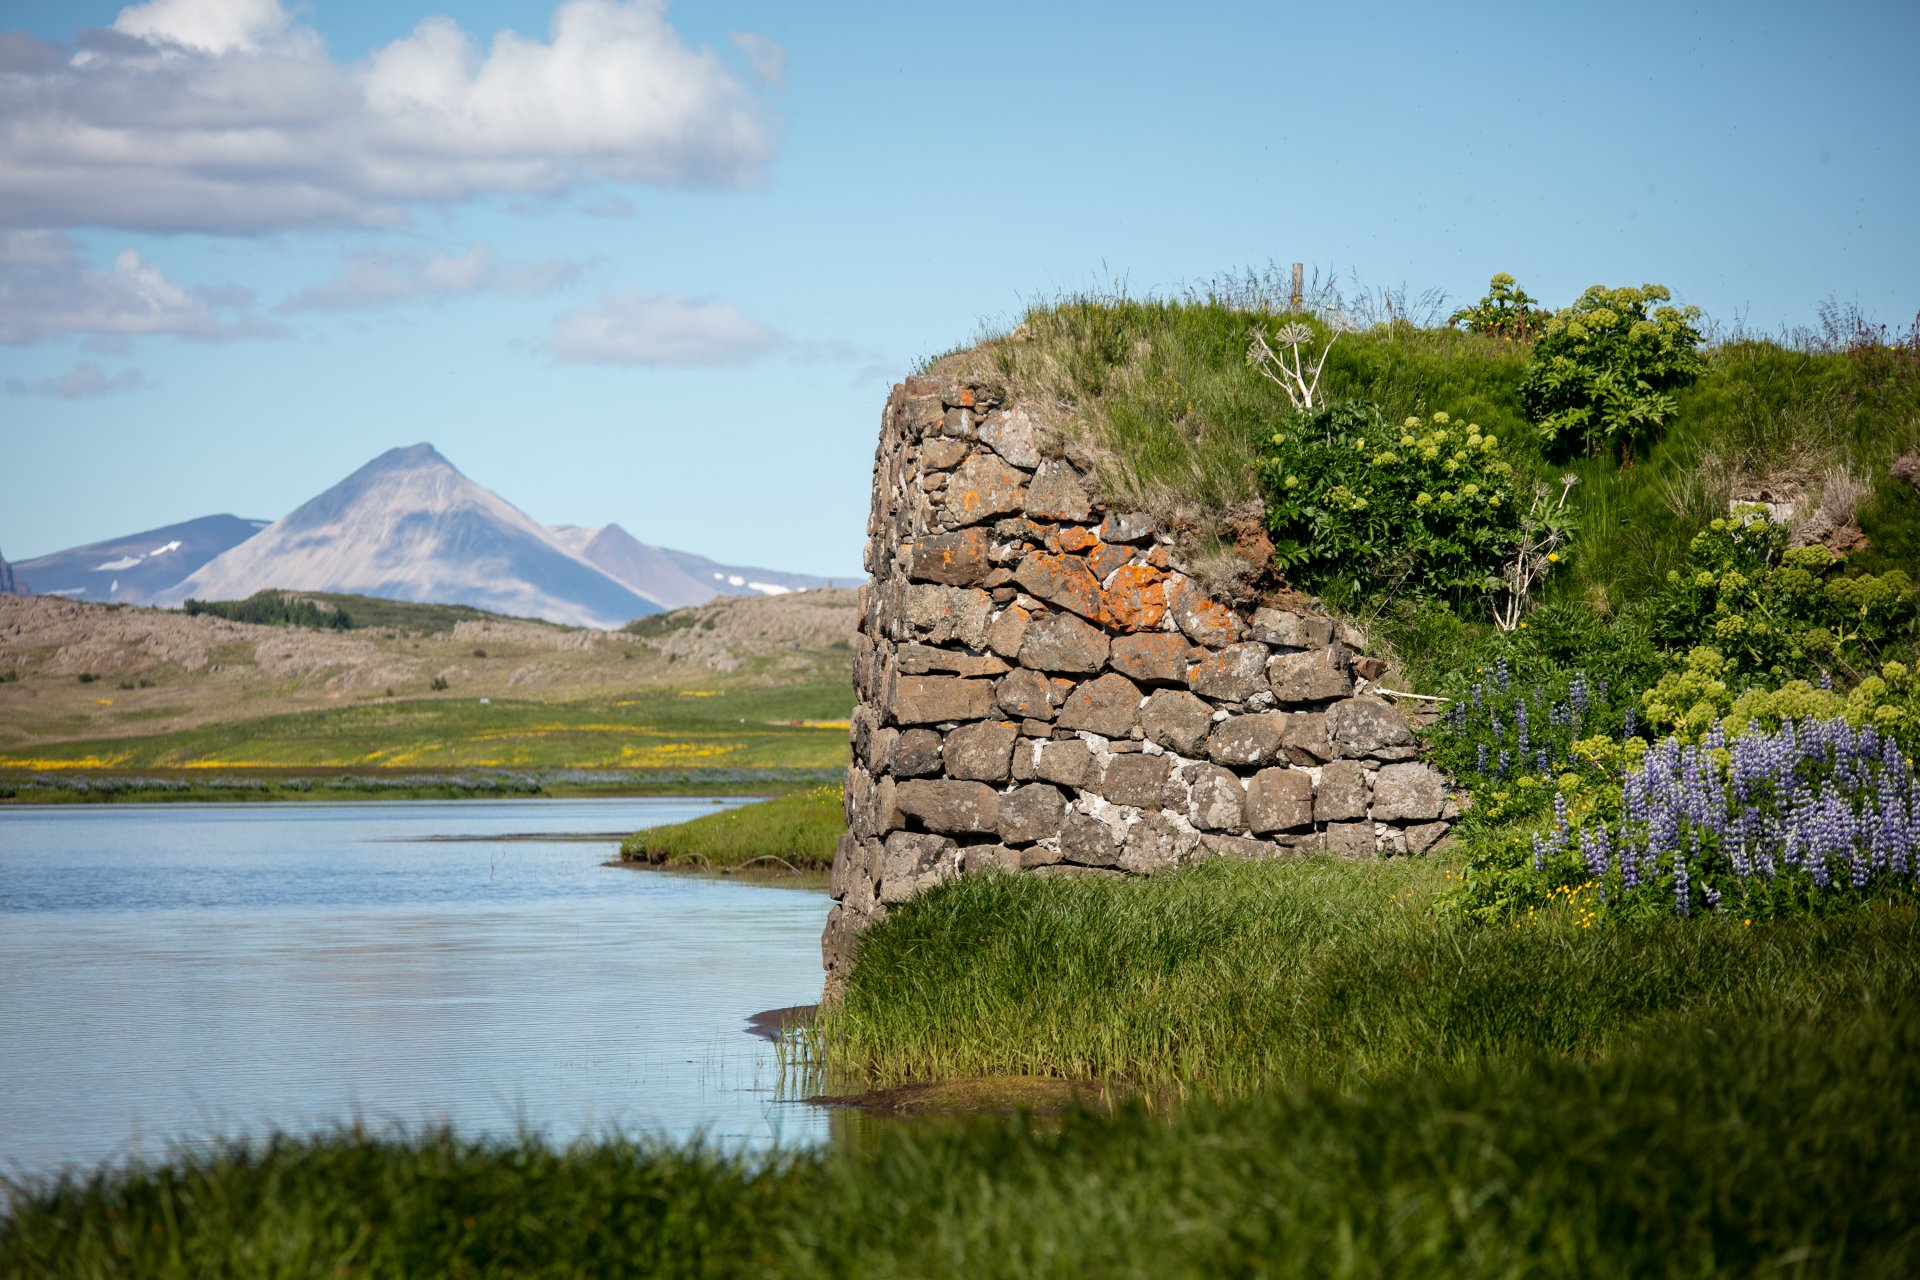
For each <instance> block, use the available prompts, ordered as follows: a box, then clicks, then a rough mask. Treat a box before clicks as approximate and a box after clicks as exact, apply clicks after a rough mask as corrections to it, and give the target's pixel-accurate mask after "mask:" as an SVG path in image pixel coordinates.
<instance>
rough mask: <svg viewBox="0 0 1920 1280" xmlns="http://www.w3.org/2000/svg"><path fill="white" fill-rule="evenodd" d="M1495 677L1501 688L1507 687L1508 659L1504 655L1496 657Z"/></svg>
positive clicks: (1495, 681) (1494, 665)
mask: <svg viewBox="0 0 1920 1280" xmlns="http://www.w3.org/2000/svg"><path fill="white" fill-rule="evenodd" d="M1493 679H1494V683H1495V684H1497V685H1499V686H1500V688H1501V689H1503V690H1504V689H1505V688H1506V687H1507V660H1506V659H1505V658H1504V657H1502V658H1498V659H1495V661H1494V664H1493Z"/></svg>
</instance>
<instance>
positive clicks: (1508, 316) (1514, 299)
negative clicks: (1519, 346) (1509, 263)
mask: <svg viewBox="0 0 1920 1280" xmlns="http://www.w3.org/2000/svg"><path fill="white" fill-rule="evenodd" d="M1547 318H1548V313H1547V312H1546V311H1545V310H1544V309H1543V308H1541V306H1540V304H1539V301H1538V299H1535V298H1531V297H1528V296H1527V292H1526V290H1524V289H1522V288H1521V287H1520V286H1519V285H1517V284H1515V283H1514V280H1513V277H1512V276H1510V275H1508V274H1507V273H1506V272H1504V271H1502V272H1499V273H1498V274H1496V275H1495V276H1494V277H1493V279H1491V280H1489V281H1488V282H1487V296H1486V297H1484V298H1482V299H1480V301H1478V302H1476V303H1474V304H1473V305H1472V306H1470V307H1462V308H1460V310H1458V311H1456V312H1454V313H1453V314H1452V315H1450V316H1448V317H1447V323H1448V324H1450V325H1456V326H1459V327H1461V328H1464V329H1465V330H1466V331H1467V332H1468V333H1479V334H1485V335H1486V336H1487V337H1490V338H1500V339H1502V340H1503V341H1506V342H1532V341H1533V339H1534V338H1535V337H1536V336H1537V335H1538V334H1539V332H1540V330H1541V329H1542V328H1543V327H1544V326H1545V325H1546V322H1547Z"/></svg>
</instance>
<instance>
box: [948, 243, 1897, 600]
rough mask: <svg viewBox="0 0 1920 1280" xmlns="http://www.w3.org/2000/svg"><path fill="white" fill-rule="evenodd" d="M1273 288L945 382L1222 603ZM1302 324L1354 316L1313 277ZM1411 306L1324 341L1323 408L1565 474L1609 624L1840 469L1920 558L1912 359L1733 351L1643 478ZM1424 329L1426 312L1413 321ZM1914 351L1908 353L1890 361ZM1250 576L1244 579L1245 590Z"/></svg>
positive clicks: (1512, 356) (1262, 432) (1865, 520)
mask: <svg viewBox="0 0 1920 1280" xmlns="http://www.w3.org/2000/svg"><path fill="white" fill-rule="evenodd" d="M1284 290H1285V283H1284V281H1282V280H1281V279H1280V277H1279V276H1278V275H1277V274H1276V273H1273V272H1267V273H1265V274H1261V273H1253V274H1252V275H1250V276H1247V277H1245V278H1223V279H1222V280H1219V281H1214V282H1210V283H1209V284H1208V285H1206V286H1203V287H1200V288H1197V289H1193V290H1189V291H1188V292H1187V293H1186V294H1185V295H1184V296H1183V297H1182V298H1180V299H1178V300H1167V299H1138V298H1130V297H1127V296H1125V295H1124V294H1118V293H1116V294H1112V295H1107V296H1083V297H1069V298H1063V299H1060V300H1058V301H1056V302H1053V303H1050V304H1046V305H1039V306H1035V307H1033V308H1031V309H1030V310H1029V311H1028V313H1027V315H1026V316H1025V318H1024V320H1023V321H1022V323H1021V324H1019V325H1018V326H1017V327H1016V328H1014V329H1013V331H1012V332H1011V333H1009V334H1008V335H1006V336H1005V337H1001V338H991V339H988V340H987V341H985V342H984V343H983V345H982V346H980V347H979V348H977V349H975V350H972V351H969V352H963V353H959V354H954V355H949V356H947V357H945V359H944V360H943V362H942V364H943V366H946V365H951V366H953V367H960V366H966V367H969V368H973V369H975V370H977V371H985V372H988V373H989V374H990V375H991V376H993V377H996V378H998V379H1000V380H1003V381H1004V382H1005V383H1006V385H1007V387H1008V388H1009V389H1010V390H1011V391H1012V392H1013V393H1014V394H1015V395H1017V396H1019V397H1020V398H1021V399H1023V400H1025V401H1026V402H1027V403H1028V404H1029V405H1030V406H1031V407H1034V408H1036V409H1037V410H1039V411H1040V412H1041V413H1042V416H1043V417H1044V418H1046V419H1047V420H1048V421H1049V422H1050V423H1051V424H1052V425H1053V426H1054V428H1055V429H1056V430H1058V431H1059V432H1060V433H1061V434H1062V435H1063V436H1064V437H1066V438H1067V439H1069V440H1071V441H1073V442H1074V443H1075V444H1076V445H1077V446H1078V447H1079V448H1080V449H1082V450H1084V451H1085V453H1086V454H1087V456H1088V457H1090V458H1091V459H1092V461H1093V462H1094V464H1095V469H1096V473H1097V477H1098V480H1099V483H1100V484H1101V486H1102V488H1103V490H1104V496H1105V497H1106V498H1107V499H1108V500H1109V501H1110V502H1113V503H1115V504H1117V505H1120V506H1123V507H1131V508H1137V509H1142V510H1146V511H1150V512H1153V513H1154V514H1155V515H1157V516H1159V517H1160V518H1161V519H1162V520H1163V521H1164V522H1165V523H1166V524H1167V525H1168V526H1169V527H1175V528H1178V529H1181V530H1183V531H1184V532H1185V533H1186V534H1187V536H1188V541H1189V556H1190V557H1191V558H1192V559H1193V560H1194V561H1196V562H1198V563H1197V564H1196V567H1197V568H1198V569H1199V570H1200V571H1201V576H1203V577H1207V578H1209V579H1210V580H1211V581H1210V585H1213V586H1215V587H1217V588H1225V589H1232V588H1234V587H1235V585H1236V584H1235V582H1234V581H1233V580H1232V579H1233V578H1234V573H1235V570H1234V569H1233V568H1232V567H1231V566H1223V565H1216V564H1209V563H1206V561H1208V560H1209V558H1210V557H1214V556H1216V554H1217V552H1218V548H1219V545H1220V543H1221V529H1222V524H1223V522H1224V521H1226V520H1228V519H1231V518H1234V517H1236V516H1244V515H1245V514H1246V513H1247V512H1248V511H1254V512H1257V511H1258V509H1259V508H1258V499H1259V495H1258V492H1257V489H1256V486H1255V482H1254V476H1253V462H1254V459H1255V457H1256V456H1257V454H1258V452H1259V449H1260V446H1261V442H1262V441H1263V440H1264V439H1265V438H1266V437H1267V436H1268V435H1270V434H1271V433H1272V430H1273V428H1274V425H1275V424H1276V423H1277V422H1278V421H1279V420H1281V419H1282V418H1283V417H1284V416H1285V415H1286V414H1287V413H1288V412H1289V407H1288V405H1287V403H1286V401H1285V398H1284V397H1283V396H1282V395H1281V394H1280V392H1279V390H1278V389H1277V388H1275V387H1273V386H1271V385H1269V384H1268V383H1266V382H1265V381H1264V380H1263V379H1261V378H1260V377H1259V376H1257V374H1255V373H1254V372H1253V371H1252V370H1249V369H1248V368H1247V367H1246V364H1245V352H1246V346H1247V339H1248V330H1249V328H1250V326H1252V325H1254V324H1256V323H1267V324H1271V323H1272V322H1273V320H1274V318H1275V316H1276V314H1277V313H1278V312H1279V311H1282V310H1284V308H1285V305H1286V303H1287V302H1288V301H1290V300H1289V299H1287V297H1286V294H1285V292H1284ZM1307 294H1308V298H1307V299H1306V301H1305V308H1306V309H1307V310H1309V312H1310V313H1311V314H1309V315H1308V316H1306V317H1294V318H1304V319H1307V320H1308V321H1309V322H1310V323H1312V324H1313V325H1314V326H1315V327H1316V333H1317V334H1318V335H1319V336H1318V338H1317V339H1316V343H1317V342H1322V341H1325V340H1326V338H1327V337H1328V336H1329V334H1330V330H1328V329H1327V328H1326V327H1325V325H1324V324H1323V323H1322V312H1321V306H1322V304H1323V302H1324V303H1325V304H1326V305H1330V306H1334V307H1336V308H1337V309H1343V310H1348V311H1351V309H1352V308H1351V307H1350V305H1349V304H1348V303H1347V301H1346V300H1345V299H1342V298H1341V297H1340V296H1339V291H1338V289H1337V288H1334V287H1331V286H1329V285H1328V283H1327V282H1326V281H1324V280H1317V281H1316V282H1315V284H1314V285H1313V287H1311V288H1309V289H1308V290H1307ZM1407 309H1408V308H1407V304H1406V303H1405V301H1404V298H1403V299H1402V301H1401V303H1400V305H1399V306H1398V307H1389V306H1386V305H1385V304H1384V303H1383V304H1381V305H1377V306H1375V307H1374V308H1373V311H1372V312H1371V314H1374V315H1384V316H1385V317H1386V318H1383V319H1380V321H1379V322H1378V323H1374V324H1371V325H1370V326H1369V327H1367V328H1365V329H1364V330H1363V331H1360V332H1350V333H1343V334H1341V335H1340V336H1339V337H1338V338H1337V339H1335V340H1334V343H1333V348H1332V353H1331V355H1330V356H1329V358H1328V361H1327V365H1326V371H1325V374H1324V376H1323V380H1322V381H1323V388H1324V390H1325V391H1326V393H1327V395H1328V396H1329V397H1330V398H1333V399H1341V398H1362V399H1368V400H1373V401H1376V402H1378V403H1379V404H1380V405H1381V407H1382V408H1383V409H1384V410H1385V411H1386V413H1387V415H1388V417H1389V419H1390V420H1391V419H1395V418H1401V417H1405V416H1409V415H1415V414H1418V415H1422V416H1424V415H1427V414H1431V413H1433V412H1434V411H1436V410H1445V411H1446V412H1448V413H1449V414H1451V415H1453V416H1454V417H1455V418H1457V419H1460V420H1463V421H1472V422H1476V423H1478V424H1479V425H1481V426H1482V427H1486V428H1490V429H1492V430H1493V431H1495V432H1496V433H1498V435H1499V436H1500V438H1501V439H1502V440H1503V441H1504V442H1505V443H1506V446H1507V448H1508V451H1509V455H1510V456H1511V457H1513V458H1514V460H1515V461H1516V462H1517V463H1518V464H1519V465H1520V466H1521V467H1522V468H1523V469H1526V470H1531V471H1533V472H1535V473H1536V474H1537V475H1538V476H1539V477H1540V478H1542V479H1551V478H1552V477H1556V476H1558V475H1560V474H1563V473H1567V472H1571V473H1572V474H1575V475H1577V476H1578V477H1579V478H1580V480H1581V483H1580V484H1579V485H1578V486H1577V487H1576V488H1575V490H1574V492H1573V496H1572V506H1573V508H1574V511H1575V514H1576V515H1577V516H1578V518H1579V520H1580V523H1581V536H1580V538H1579V539H1578V540H1577V541H1576V543H1575V545H1574V556H1573V558H1572V562H1571V564H1570V565H1569V567H1568V568H1567V569H1566V570H1565V571H1563V572H1562V573H1560V574H1559V575H1558V576H1557V578H1556V579H1555V581H1554V582H1553V583H1552V585H1551V594H1553V595H1554V596H1556V597H1557V598H1563V599H1580V600H1583V601H1585V602H1587V603H1589V604H1593V605H1597V606H1599V607H1601V608H1603V609H1607V608H1613V607H1617V606H1618V605H1620V604H1622V603H1624V602H1627V601H1630V600H1632V599H1634V598H1636V597H1637V596H1640V595H1643V594H1645V592H1646V591H1647V590H1648V589H1649V588H1650V587H1651V586H1653V585H1654V584H1657V583H1658V582H1659V581H1661V580H1662V579H1663V578H1664V576H1665V574H1666V572H1667V570H1668V569H1671V568H1674V567H1676V566H1678V565H1679V564H1680V563H1681V562H1682V560H1683V559H1684V556H1685V554H1686V547H1687V542H1688V541H1689V539H1691V537H1692V535H1693V534H1694V533H1695V532H1696V531H1697V530H1698V529H1699V527H1700V526H1701V524H1703V523H1704V522H1705V521H1706V520H1708V519H1711V518H1712V517H1713V516H1715V515H1720V514H1724V513H1725V510H1726V502H1727V500H1728V498H1729V496H1731V495H1732V493H1733V492H1734V491H1735V489H1736V488H1738V489H1741V490H1744V491H1747V492H1751V491H1752V490H1754V489H1755V488H1758V487H1762V486H1770V487H1772V488H1774V489H1781V488H1787V489H1794V490H1797V491H1804V493H1805V494H1806V496H1807V498H1808V501H1809V502H1810V503H1817V502H1818V500H1819V498H1820V497H1821V494H1822V491H1823V489H1824V483H1825V481H1824V478H1825V477H1826V476H1827V475H1829V474H1830V473H1833V472H1835V471H1836V470H1840V471H1844V472H1846V473H1848V474H1851V475H1854V476H1857V477H1862V478H1865V479H1866V480H1867V481H1869V482H1870V483H1871V485H1872V493H1873V496H1872V499H1871V500H1870V501H1868V502H1866V503H1865V504H1863V505H1862V507H1861V523H1862V525H1863V527H1864V528H1865V529H1866V532H1867V534H1868V537H1869V539H1870V540H1871V541H1872V542H1874V543H1876V544H1878V543H1881V542H1882V541H1886V542H1890V543H1897V544H1900V545H1906V544H1908V543H1912V542H1917V541H1920V528H1917V527H1916V526H1915V524H1914V518H1915V517H1914V513H1912V512H1910V511H1909V510H1908V506H1909V505H1910V504H1908V503H1907V502H1906V501H1905V500H1904V498H1903V496H1902V494H1901V493H1900V492H1899V491H1901V490H1903V489H1905V486H1903V485H1901V484H1900V483H1899V482H1898V481H1895V480H1892V479H1891V478H1890V477H1888V476H1887V474H1886V468H1887V464H1888V463H1889V462H1891V461H1892V459H1893V458H1895V457H1897V456H1898V455H1899V454H1901V453H1902V452H1904V451H1905V450H1907V449H1909V448H1911V447H1913V446H1914V445H1915V444H1916V443H1920V359H1912V358H1906V357H1904V356H1898V355H1897V354H1896V356H1890V357H1887V358H1884V359H1883V358H1877V357H1878V355H1879V354H1880V352H1879V349H1874V350H1868V351H1865V352H1862V351H1858V350H1853V351H1850V350H1847V349H1844V348H1843V347H1842V346H1838V345H1836V344H1835V343H1833V342H1831V341H1826V340H1821V339H1818V338H1816V337H1814V336H1812V335H1808V336H1807V337H1806V338H1805V341H1804V343H1803V345H1800V346H1793V345H1784V344H1783V343H1781V342H1776V341H1772V340H1765V339H1754V338H1751V337H1746V336H1740V337H1737V338H1734V339H1730V340H1728V341H1725V342H1723V343H1720V344H1719V345H1716V346H1714V347H1712V348H1710V349H1709V351H1708V368H1707V372H1706V374H1705V375H1704V376H1703V377H1702V378H1701V379H1700V381H1699V382H1698V383H1697V384H1696V385H1694V386H1693V387H1692V388H1690V389H1688V390H1686V391H1684V392H1682V393H1681V394H1680V395H1679V397H1678V402H1679V403H1678V410H1677V412H1676V413H1675V414H1674V415H1673V417H1672V419H1671V421H1670V422H1669V424H1668V426H1667V429H1666V431H1665V433H1664V435H1663V436H1662V437H1661V439H1660V440H1659V441H1658V442H1656V443H1655V444H1653V445H1652V446H1651V447H1650V448H1649V449H1648V450H1647V451H1646V452H1645V454H1644V455H1643V456H1642V457H1640V458H1638V459H1636V460H1635V461H1634V465H1632V466H1629V467H1627V468H1624V469H1623V468H1621V467H1620V466H1618V465H1617V464H1616V463H1615V462H1614V461H1612V460H1611V459H1607V458H1581V457H1565V456H1558V455H1549V454H1548V453H1547V452H1546V451H1545V450H1544V448H1543V446H1542V444H1541V442H1540V441H1539V439H1538V438H1537V436H1536V435H1535V433H1534V430H1533V428H1532V425H1531V424H1530V423H1529V422H1528V421H1527V419H1526V416H1525V414H1524V412H1523V411H1522V408H1521V404H1520V398H1519V384H1520V380H1521V377H1522V375H1523V374H1524V372H1525V368H1526V361H1527V351H1528V349H1527V347H1526V346H1525V345H1524V344H1521V343H1514V342H1507V341H1503V340H1500V339H1497V338H1489V337H1483V336H1479V335H1475V334H1470V333H1465V332H1462V331H1457V330H1454V329H1451V328H1446V327H1435V326H1433V325H1431V324H1429V325H1428V326H1427V327H1421V326H1420V325H1419V324H1416V323H1412V322H1410V321H1409V320H1408V319H1406V318H1405V312H1406V310H1407ZM1414 311H1415V314H1416V315H1417V316H1419V317H1421V318H1424V319H1427V320H1429V321H1431V320H1432V319H1433V318H1434V312H1435V309H1434V308H1433V307H1427V308H1425V309H1421V308H1417V307H1416V308H1414ZM1901 350H1904V349H1901ZM1244 577H1245V575H1244V574H1241V579H1242V581H1244Z"/></svg>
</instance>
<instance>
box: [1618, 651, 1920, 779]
mask: <svg viewBox="0 0 1920 1280" xmlns="http://www.w3.org/2000/svg"><path fill="white" fill-rule="evenodd" d="M1642 702H1643V704H1644V706H1645V708H1646V717H1647V723H1648V724H1649V725H1650V726H1652V727H1653V728H1654V729H1656V730H1657V731H1658V732H1660V733H1663V734H1667V735H1670V736H1672V737H1675V738H1678V739H1679V740H1680V741H1681V742H1699V741H1701V740H1702V739H1703V738H1705V737H1706V735H1707V733H1708V732H1709V731H1710V730H1711V729H1712V728H1713V727H1714V726H1715V725H1716V724H1717V725H1719V726H1720V729H1721V731H1722V732H1723V733H1725V734H1726V735H1727V736H1728V737H1729V738H1737V737H1740V736H1741V735H1743V734H1745V733H1747V732H1748V731H1749V730H1751V729H1756V728H1757V729H1763V730H1768V731H1772V730H1776V729H1778V728H1780V726H1781V725H1783V724H1784V723H1786V722H1787V721H1788V720H1793V721H1806V720H1831V719H1834V718H1836V717H1837V718H1839V719H1842V720H1845V721H1846V722H1847V723H1848V724H1851V725H1853V726H1855V727H1856V728H1859V727H1861V726H1865V725H1872V726H1874V727H1875V728H1877V729H1879V730H1880V731H1881V732H1883V733H1886V734H1888V735H1890V736H1891V737H1893V739H1894V740H1895V741H1897V742H1899V743H1900V744H1901V746H1902V747H1903V748H1905V749H1906V750H1907V751H1908V752H1909V753H1912V752H1916V751H1920V679H1917V678H1916V675H1915V672H1914V670H1913V668H1911V667H1909V666H1908V665H1907V664H1906V663H1904V662H1888V663H1885V664H1883V665H1882V666H1881V667H1880V670H1879V672H1878V674H1875V675H1870V676H1868V677H1866V678H1865V679H1863V680H1861V681H1860V682H1859V683H1858V684H1856V685H1854V686H1853V687H1852V688H1851V689H1848V690H1846V691H1844V692H1841V691H1839V690H1835V689H1833V688H1830V687H1823V686H1820V685H1815V684H1812V683H1809V682H1808V681H1806V680H1788V681H1786V682H1784V683H1780V684H1773V683H1769V682H1761V683H1757V684H1746V683H1745V682H1743V681H1742V680H1741V678H1740V675H1739V671H1738V668H1737V667H1736V666H1735V664H1734V663H1733V662H1731V661H1730V660H1729V659H1727V658H1726V657H1724V656H1723V655H1722V654H1721V653H1720V652H1719V651H1718V650H1716V649H1711V648H1708V647H1706V646H1704V645H1703V646H1701V647H1699V648H1697V649H1693V650H1691V651H1690V652H1689V653H1688V654H1687V656H1686V658H1685V660H1684V661H1683V662H1682V663H1681V665H1680V666H1679V667H1677V668H1676V669H1674V670H1672V671H1669V672H1668V673H1667V674H1666V675H1663V676H1662V677H1660V679H1659V680H1657V681H1655V682H1654V684H1653V687H1652V688H1650V689H1648V690H1647V691H1646V693H1644V694H1643V695H1642Z"/></svg>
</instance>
